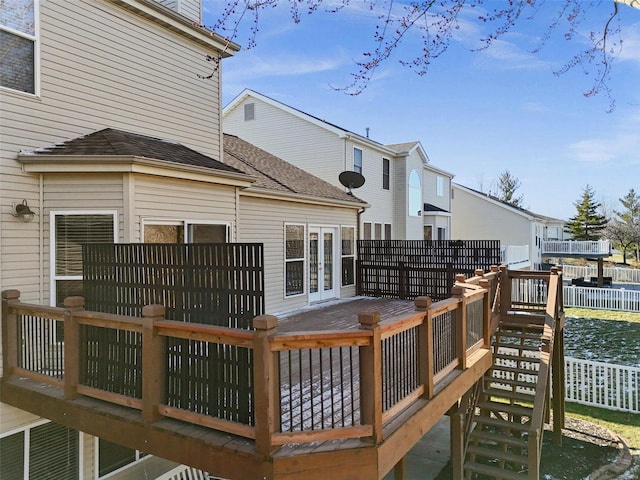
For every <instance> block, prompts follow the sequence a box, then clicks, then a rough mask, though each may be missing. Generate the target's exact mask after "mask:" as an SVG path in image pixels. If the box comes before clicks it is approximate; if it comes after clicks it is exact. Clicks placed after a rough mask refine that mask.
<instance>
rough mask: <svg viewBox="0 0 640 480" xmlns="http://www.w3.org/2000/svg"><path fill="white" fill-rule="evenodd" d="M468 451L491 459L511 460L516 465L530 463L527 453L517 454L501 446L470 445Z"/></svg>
mask: <svg viewBox="0 0 640 480" xmlns="http://www.w3.org/2000/svg"><path fill="white" fill-rule="evenodd" d="M467 452H468V453H471V454H474V455H477V456H480V457H484V458H486V459H489V460H493V459H496V460H504V461H506V462H511V463H514V464H516V465H525V466H526V465H528V464H529V459H528V458H527V456H526V455H517V454H515V453H510V452H503V451H502V450H501V449H499V448H490V447H482V446H479V445H469V448H468V449H467Z"/></svg>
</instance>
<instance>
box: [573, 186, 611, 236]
mask: <svg viewBox="0 0 640 480" xmlns="http://www.w3.org/2000/svg"><path fill="white" fill-rule="evenodd" d="M574 205H575V206H576V210H577V214H576V215H575V216H573V217H571V218H570V219H569V221H568V222H567V227H566V231H567V232H568V233H570V234H571V235H572V237H573V239H574V240H599V239H600V237H601V233H602V230H604V228H605V227H606V226H607V223H608V220H607V217H605V216H604V215H602V214H600V213H598V209H599V208H600V207H601V206H602V204H600V203H599V202H596V200H595V192H594V191H593V189H592V188H591V186H590V185H587V186H586V187H585V188H584V190H583V191H582V198H581V199H580V200H579V201H577V202H576V203H574Z"/></svg>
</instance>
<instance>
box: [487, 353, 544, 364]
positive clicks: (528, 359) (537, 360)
mask: <svg viewBox="0 0 640 480" xmlns="http://www.w3.org/2000/svg"><path fill="white" fill-rule="evenodd" d="M493 357H494V358H501V359H503V360H513V361H520V362H530V363H540V357H523V356H522V355H510V354H508V353H504V352H496V353H494V354H493Z"/></svg>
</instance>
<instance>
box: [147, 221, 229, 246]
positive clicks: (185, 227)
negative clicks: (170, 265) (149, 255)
mask: <svg viewBox="0 0 640 480" xmlns="http://www.w3.org/2000/svg"><path fill="white" fill-rule="evenodd" d="M150 225H175V226H181V227H182V243H193V239H192V238H191V229H190V228H189V227H191V226H193V225H222V226H224V227H225V229H226V239H225V242H232V241H233V239H232V235H233V222H226V221H219V220H184V219H182V220H181V219H178V218H155V217H148V218H143V219H142V220H141V221H140V243H144V229H145V227H146V226H150Z"/></svg>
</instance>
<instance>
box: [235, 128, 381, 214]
mask: <svg viewBox="0 0 640 480" xmlns="http://www.w3.org/2000/svg"><path fill="white" fill-rule="evenodd" d="M224 162H225V163H226V164H228V165H230V166H232V167H234V168H236V169H238V170H240V171H242V172H244V173H246V174H248V175H251V176H253V177H255V178H256V181H255V183H254V184H253V185H252V186H251V188H250V189H251V190H254V189H265V190H270V191H273V192H277V193H281V194H286V195H294V196H304V197H314V198H320V199H325V200H332V201H339V202H347V203H351V204H356V205H357V206H359V207H365V206H367V205H368V204H367V203H366V202H364V201H362V200H360V199H358V198H356V197H354V196H353V195H350V194H349V193H347V192H345V191H344V190H341V189H340V188H338V187H336V186H334V185H331V184H330V183H328V182H325V181H324V180H321V179H320V178H318V177H316V176H314V175H312V174H310V173H308V172H307V171H305V170H302V169H300V168H298V167H296V166H294V165H292V164H290V163H288V162H286V161H284V160H282V159H281V158H279V157H276V156H275V155H272V154H270V153H269V152H266V151H265V150H262V149H261V148H258V147H256V146H255V145H253V144H251V143H249V142H246V141H244V140H242V139H241V138H239V137H237V136H235V135H229V134H226V133H225V134H224Z"/></svg>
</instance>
